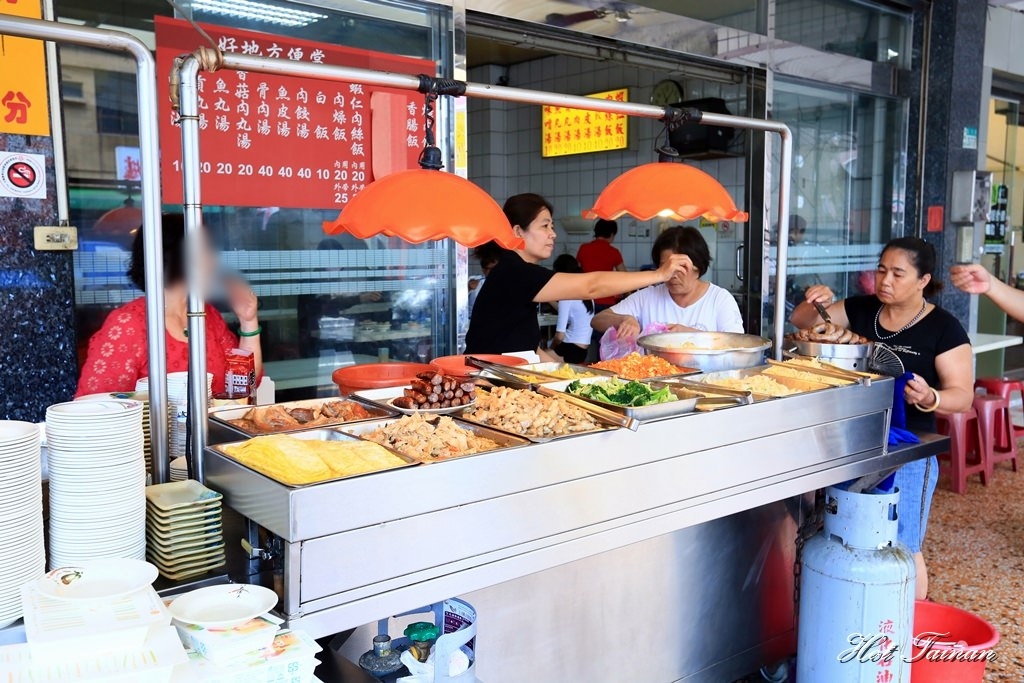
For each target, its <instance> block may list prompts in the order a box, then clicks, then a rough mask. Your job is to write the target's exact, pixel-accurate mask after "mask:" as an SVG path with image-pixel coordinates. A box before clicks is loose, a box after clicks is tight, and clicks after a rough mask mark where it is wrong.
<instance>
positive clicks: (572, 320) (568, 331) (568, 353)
mask: <svg viewBox="0 0 1024 683" xmlns="http://www.w3.org/2000/svg"><path fill="white" fill-rule="evenodd" d="M552 270H554V271H555V272H556V273H582V272H583V268H581V267H580V264H579V261H577V260H576V258H575V257H574V256H572V255H571V254H562V255H561V256H559V257H558V258H556V259H555V263H554V267H553V268H552ZM593 319H594V302H593V301H580V300H579V299H568V300H565V301H559V302H558V325H557V326H556V327H555V338H554V340H553V341H552V342H551V350H552V351H554V352H555V353H557V354H558V355H559V356H561V358H562V360H564V361H565V362H566V363H582V362H584V361H585V360H586V359H587V349H589V348H590V337H591V335H592V332H591V328H590V323H591V321H592V320H593Z"/></svg>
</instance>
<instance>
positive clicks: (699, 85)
mask: <svg viewBox="0 0 1024 683" xmlns="http://www.w3.org/2000/svg"><path fill="white" fill-rule="evenodd" d="M505 73H506V69H505V68H504V67H495V66H481V67H476V68H475V69H472V70H470V73H469V79H470V80H471V81H476V82H488V83H495V82H497V80H498V78H499V77H501V76H502V75H504V74H505ZM507 75H508V78H509V84H510V85H512V86H517V87H524V88H534V89H537V90H548V91H553V92H563V93H569V94H575V95H585V94H588V93H592V92H600V91H603V90H611V89H613V88H622V87H626V88H629V89H630V93H629V97H630V99H631V100H633V101H636V102H645V101H648V100H649V98H650V94H651V89H652V88H653V86H654V84H655V83H656V82H658V81H659V80H661V78H663V77H664V74H661V73H657V72H654V71H649V70H646V69H640V68H637V67H633V66H628V65H623V64H611V63H604V62H591V61H588V60H583V59H580V58H577V57H564V56H557V57H546V58H544V59H538V60H534V61H530V62H525V63H522V64H517V65H514V66H512V67H510V68H508V69H507ZM687 97H689V98H699V97H723V98H724V99H725V100H726V101H727V102H728V103H729V107H730V110H731V111H732V112H733V113H736V114H743V113H744V111H743V101H744V99H743V98H744V94H743V90H742V87H741V86H738V85H722V84H718V83H711V82H706V83H705V82H699V81H695V80H692V79H691V80H690V81H688V82H687ZM468 105H469V175H470V178H471V179H473V180H474V181H475V182H477V183H478V184H479V185H480V186H481V187H483V188H484V189H485V190H487V191H488V192H489V193H490V194H491V195H492V196H493V197H494V198H495V199H496V200H497V201H498V202H499V203H501V202H503V201H504V200H505V199H506V198H507V197H508V196H510V195H513V194H517V193H520V192H537V193H539V194H542V195H544V196H545V197H546V198H547V199H548V200H549V201H551V203H552V204H554V206H555V220H556V223H558V222H559V219H561V218H564V217H566V216H574V217H575V216H579V215H580V214H581V212H582V211H583V210H584V209H585V208H589V207H590V206H591V205H592V203H593V201H594V200H595V199H596V198H597V195H598V194H599V193H600V191H601V190H602V189H603V188H604V186H605V185H607V184H608V183H609V182H610V181H611V180H612V179H613V178H615V177H616V176H618V175H619V174H620V173H623V172H624V171H626V170H628V169H630V168H633V167H635V166H638V165H640V164H645V163H649V162H652V161H654V160H655V159H656V155H655V154H654V151H653V148H654V139H655V137H656V136H657V135H658V134H659V132H660V130H661V126H660V124H658V123H657V122H656V121H652V120H646V119H633V120H631V121H630V123H629V148H628V149H625V150H620V151H613V152H602V153H596V154H583V155H573V156H567V157H556V158H550V159H545V158H543V157H541V152H540V142H541V132H540V131H541V117H540V108H539V107H536V106H532V105H514V104H509V103H501V102H491V101H486V100H478V99H470V100H469V103H468ZM688 163H692V164H693V165H694V166H697V167H699V168H701V169H702V170H704V171H705V172H707V173H710V174H711V175H713V176H714V177H716V178H717V179H718V180H719V181H720V182H721V183H722V184H723V185H724V186H725V187H726V189H728V190H729V192H730V193H731V194H732V196H733V199H734V200H735V201H736V203H737V205H738V206H739V207H740V208H741V209H743V208H745V207H744V204H745V202H746V183H745V179H744V170H745V163H744V160H743V159H742V158H728V159H716V160H711V161H691V162H688ZM655 223H656V221H649V222H646V223H639V222H637V221H635V220H633V219H631V218H627V219H623V220H621V221H619V235H618V238H617V239H616V246H617V247H618V248H619V250H620V251H622V255H623V258H624V260H625V261H626V265H627V267H629V268H631V269H636V268H639V267H640V266H642V265H645V264H647V263H649V262H650V260H651V258H650V250H651V244H652V242H653V241H654V238H655V237H656V236H657V233H658V226H657V225H656V224H655ZM692 224H696V222H693V223H692ZM744 229H745V228H744V226H743V225H732V226H724V227H723V228H722V229H719V230H716V229H714V228H710V227H709V228H705V229H704V236H705V239H707V241H708V245H709V247H710V248H711V254H712V257H713V258H714V262H713V263H712V272H711V273H710V274H709V277H710V279H711V280H712V281H713V282H715V283H717V284H719V285H721V286H723V287H729V288H739V287H740V283H739V281H738V280H737V279H736V277H735V270H736V268H735V254H736V247H737V246H738V245H739V244H742V241H743V234H744ZM590 239H591V234H590V233H589V232H588V233H587V234H571V233H567V232H566V231H565V230H564V228H563V229H560V230H559V236H558V243H557V246H556V247H555V256H557V255H558V254H561V253H565V252H568V253H572V254H575V253H576V250H577V249H578V248H579V245H580V244H582V243H583V242H586V241H588V240H590ZM475 267H476V264H474V263H471V268H475Z"/></svg>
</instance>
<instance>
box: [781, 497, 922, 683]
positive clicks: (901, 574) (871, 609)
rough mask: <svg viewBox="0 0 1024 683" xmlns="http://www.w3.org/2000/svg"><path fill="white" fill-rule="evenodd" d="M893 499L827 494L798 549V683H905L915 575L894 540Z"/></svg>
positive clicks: (910, 558)
mask: <svg viewBox="0 0 1024 683" xmlns="http://www.w3.org/2000/svg"><path fill="white" fill-rule="evenodd" d="M898 501H899V491H898V490H896V491H893V492H891V493H851V492H849V491H846V490H843V489H840V488H836V487H833V488H829V489H828V490H827V491H826V494H825V528H824V530H823V531H822V532H821V533H819V534H817V535H816V536H814V537H813V538H811V539H810V540H809V541H808V542H807V544H806V545H805V546H804V551H803V567H802V570H801V574H800V622H799V625H798V635H797V643H798V644H797V681H798V683H879V681H884V682H885V683H908V682H909V681H910V664H909V663H907V662H906V661H905V659H904V658H907V659H909V658H911V657H912V656H913V654H912V651H911V640H912V637H913V636H912V631H913V626H914V582H915V580H916V575H917V572H916V569H915V566H914V557H913V554H912V553H911V552H910V549H909V548H907V547H906V546H905V545H902V544H901V543H900V542H899V541H898V540H897V539H896V531H897V503H898Z"/></svg>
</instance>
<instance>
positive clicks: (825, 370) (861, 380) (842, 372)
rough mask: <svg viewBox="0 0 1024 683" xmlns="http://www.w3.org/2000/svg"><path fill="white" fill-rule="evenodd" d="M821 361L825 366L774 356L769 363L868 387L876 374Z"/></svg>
mask: <svg viewBox="0 0 1024 683" xmlns="http://www.w3.org/2000/svg"><path fill="white" fill-rule="evenodd" d="M793 357H795V358H803V356H793ZM818 362H819V363H821V365H822V366H823V367H820V368H815V367H810V366H807V365H791V364H789V363H787V362H785V361H781V360H775V359H774V358H769V359H768V365H775V366H777V367H780V368H789V369H790V370H798V371H800V372H806V373H808V374H811V375H819V376H821V377H829V378H831V379H841V380H845V381H847V382H855V383H857V384H863V385H864V386H866V387H869V386H871V379H872V378H873V377H875V375H871V374H869V373H866V372H856V371H855V370H847V369H845V368H841V367H839V366H838V365H832V364H831V363H827V362H825V361H822V360H819V361H818Z"/></svg>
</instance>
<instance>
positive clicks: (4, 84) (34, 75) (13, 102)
mask: <svg viewBox="0 0 1024 683" xmlns="http://www.w3.org/2000/svg"><path fill="white" fill-rule="evenodd" d="M0 14H7V15H11V16H15V17H25V18H28V19H41V18H42V16H43V9H42V4H41V3H40V2H39V0H0ZM0 133H14V134H16V135H49V134H50V105H49V97H48V94H47V91H46V53H45V52H44V51H43V41H41V40H33V39H30V38H15V37H13V36H3V35H0Z"/></svg>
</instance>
